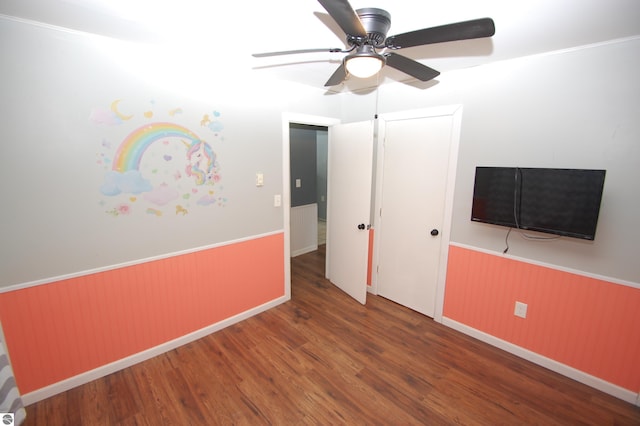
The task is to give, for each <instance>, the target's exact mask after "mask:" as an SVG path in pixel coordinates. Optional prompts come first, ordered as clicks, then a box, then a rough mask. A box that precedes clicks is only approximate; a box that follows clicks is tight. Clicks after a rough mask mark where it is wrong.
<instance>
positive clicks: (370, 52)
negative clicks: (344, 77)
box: [345, 45, 385, 78]
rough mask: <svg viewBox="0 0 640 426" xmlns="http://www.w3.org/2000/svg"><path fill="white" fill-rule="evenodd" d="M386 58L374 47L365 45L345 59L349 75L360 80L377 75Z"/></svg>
mask: <svg viewBox="0 0 640 426" xmlns="http://www.w3.org/2000/svg"><path fill="white" fill-rule="evenodd" d="M384 62H385V61H384V57H383V56H382V55H380V54H378V53H376V51H375V50H374V49H373V46H369V45H364V46H360V47H359V48H358V51H357V52H356V53H353V54H351V55H349V56H347V57H346V58H345V67H346V68H347V71H348V72H349V74H351V75H353V76H355V77H358V78H368V77H371V76H373V75H376V74H377V73H378V72H379V71H380V70H381V69H382V66H383V65H384Z"/></svg>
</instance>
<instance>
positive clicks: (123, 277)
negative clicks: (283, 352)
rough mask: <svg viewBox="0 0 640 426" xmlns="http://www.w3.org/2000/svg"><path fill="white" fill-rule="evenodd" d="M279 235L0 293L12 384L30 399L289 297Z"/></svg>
mask: <svg viewBox="0 0 640 426" xmlns="http://www.w3.org/2000/svg"><path fill="white" fill-rule="evenodd" d="M283 254H284V243H283V235H282V234H276V235H272V236H266V237H262V238H257V239H255V240H250V241H244V242H240V243H236V244H231V245H227V246H222V247H216V248H211V249H206V250H202V251H198V252H194V253H190V254H183V255H178V256H174V257H170V258H166V259H161V260H154V261H149V262H145V263H141V264H138V265H134V266H127V267H123V268H118V269H114V270H110V271H105V272H99V273H96V274H90V275H85V276H80V277H76V278H71V279H67V280H62V281H56V282H53V283H49V284H44V285H38V286H34V287H29V288H25V289H20V290H15V291H10V292H6V293H2V294H0V318H1V320H2V326H3V329H4V333H5V338H6V343H7V346H8V348H9V351H10V356H11V361H12V364H13V369H14V373H15V377H16V381H17V383H18V386H19V387H20V390H21V392H22V393H29V392H32V391H34V390H37V389H40V388H43V387H45V386H47V385H50V384H53V383H57V382H59V381H62V380H64V379H67V378H70V377H73V376H75V375H78V374H80V373H83V372H86V371H90V370H92V369H95V368H97V367H100V366H103V365H106V364H108V363H111V362H114V361H117V360H120V359H122V358H125V357H127V356H130V355H133V354H136V353H139V352H142V351H144V350H147V349H150V348H153V347H155V346H158V345H160V344H162V343H165V342H168V341H170V340H173V339H176V338H179V337H181V336H184V335H186V334H189V333H191V332H194V331H196V330H199V329H202V328H204V327H207V326H209V325H212V324H215V323H217V322H220V321H222V320H225V319H227V318H229V317H231V316H234V315H236V314H239V313H242V312H245V311H247V310H249V309H251V308H254V307H256V306H259V305H262V304H264V303H267V302H269V301H272V300H274V299H277V298H278V297H281V296H283V295H284V293H285V288H284V270H283V265H284V258H283Z"/></svg>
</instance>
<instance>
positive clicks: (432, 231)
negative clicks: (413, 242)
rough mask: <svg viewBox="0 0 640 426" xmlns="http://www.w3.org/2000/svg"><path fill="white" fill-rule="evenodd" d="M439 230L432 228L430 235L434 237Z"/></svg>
mask: <svg viewBox="0 0 640 426" xmlns="http://www.w3.org/2000/svg"><path fill="white" fill-rule="evenodd" d="M439 233H440V232H439V231H438V230H437V229H432V230H431V235H433V236H434V237H435V236H437V235H438V234H439Z"/></svg>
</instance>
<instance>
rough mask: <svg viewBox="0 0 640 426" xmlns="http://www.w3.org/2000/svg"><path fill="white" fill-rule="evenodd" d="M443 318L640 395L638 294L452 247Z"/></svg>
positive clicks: (635, 289) (611, 285) (618, 286)
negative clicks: (520, 306) (522, 311)
mask: <svg viewBox="0 0 640 426" xmlns="http://www.w3.org/2000/svg"><path fill="white" fill-rule="evenodd" d="M516 301H520V302H523V303H527V304H528V311H527V318H526V319H522V318H519V317H516V316H514V306H515V302H516ZM444 316H445V317H447V318H450V319H453V320H455V321H458V322H460V323H463V324H466V325H468V326H470V327H472V328H474V329H476V330H480V331H483V332H485V333H488V334H490V335H492V336H495V337H498V338H500V339H502V340H505V341H507V342H510V343H513V344H515V345H517V346H520V347H522V348H526V349H528V350H531V351H533V352H536V353H538V354H540V355H543V356H545V357H547V358H550V359H553V360H555V361H558V362H560V363H563V364H565V365H568V366H571V367H573V368H576V369H578V370H580V371H583V372H585V373H588V374H590V375H592V376H595V377H598V378H600V379H602V380H605V381H607V382H609V383H613V384H615V385H618V386H620V387H622V388H625V389H628V390H630V391H632V392H637V391H638V389H640V362H638V360H640V289H637V288H633V287H629V286H625V285H621V284H615V283H611V282H607V281H602V280H598V279H595V278H589V277H586V276H582V275H577V274H572V273H569V272H564V271H559V270H556V269H550V268H545V267H542V266H538V265H533V264H530V263H525V262H520V261H516V260H513V259H509V258H506V257H502V256H496V255H491V254H486V253H482V252H478V251H475V250H469V249H466V248H461V247H457V246H451V247H450V249H449V263H448V272H447V284H446V295H445V304H444Z"/></svg>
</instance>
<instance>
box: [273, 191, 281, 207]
mask: <svg viewBox="0 0 640 426" xmlns="http://www.w3.org/2000/svg"><path fill="white" fill-rule="evenodd" d="M281 205H282V196H281V195H280V194H276V195H274V196H273V207H280V206H281Z"/></svg>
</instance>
